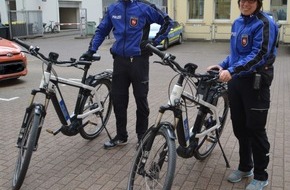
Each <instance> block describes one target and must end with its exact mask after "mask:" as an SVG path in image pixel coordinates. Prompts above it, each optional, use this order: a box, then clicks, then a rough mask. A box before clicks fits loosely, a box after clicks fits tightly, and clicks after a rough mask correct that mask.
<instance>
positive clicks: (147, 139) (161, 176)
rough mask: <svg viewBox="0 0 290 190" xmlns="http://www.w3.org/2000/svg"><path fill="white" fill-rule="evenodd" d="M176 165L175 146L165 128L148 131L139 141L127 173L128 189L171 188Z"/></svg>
mask: <svg viewBox="0 0 290 190" xmlns="http://www.w3.org/2000/svg"><path fill="white" fill-rule="evenodd" d="M175 166H176V147H175V141H174V139H172V138H170V136H169V134H168V132H167V129H166V128H165V127H164V126H162V127H161V128H160V129H159V131H158V132H157V133H155V132H153V131H150V132H149V133H147V134H146V135H145V136H144V138H143V140H142V141H141V143H140V145H139V147H138V149H137V152H136V155H135V157H134V160H133V165H132V167H131V171H130V174H129V181H128V188H127V189H129V190H132V189H134V190H136V189H138V190H140V189H146V190H147V189H163V190H165V189H171V186H172V182H173V178H174V172H175Z"/></svg>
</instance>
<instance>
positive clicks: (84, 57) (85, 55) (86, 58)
mask: <svg viewBox="0 0 290 190" xmlns="http://www.w3.org/2000/svg"><path fill="white" fill-rule="evenodd" d="M95 53H96V52H94V51H92V50H88V51H86V52H85V53H83V54H82V56H81V57H80V60H84V61H92V60H93V55H94V54H95Z"/></svg>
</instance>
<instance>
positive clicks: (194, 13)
mask: <svg viewBox="0 0 290 190" xmlns="http://www.w3.org/2000/svg"><path fill="white" fill-rule="evenodd" d="M188 14H189V15H188V18H189V19H203V16H204V0H188Z"/></svg>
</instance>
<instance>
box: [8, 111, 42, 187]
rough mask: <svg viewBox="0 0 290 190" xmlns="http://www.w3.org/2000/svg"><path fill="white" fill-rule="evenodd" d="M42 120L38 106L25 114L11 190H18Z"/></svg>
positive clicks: (34, 146)
mask: <svg viewBox="0 0 290 190" xmlns="http://www.w3.org/2000/svg"><path fill="white" fill-rule="evenodd" d="M41 120H42V110H41V109H40V108H39V107H38V106H33V107H32V109H30V111H28V112H26V114H25V116H24V122H23V125H22V127H21V131H20V133H21V134H22V135H21V136H22V137H21V140H20V141H19V142H18V143H17V145H18V148H19V152H18V157H17V161H16V167H15V171H14V174H13V179H12V189H13V190H18V189H20V187H21V185H22V183H23V181H24V178H25V175H26V172H27V170H28V166H29V163H30V159H31V156H32V152H33V150H34V149H35V148H36V144H37V143H36V141H37V140H36V139H37V135H38V129H39V125H40V124H41V122H42V121H41Z"/></svg>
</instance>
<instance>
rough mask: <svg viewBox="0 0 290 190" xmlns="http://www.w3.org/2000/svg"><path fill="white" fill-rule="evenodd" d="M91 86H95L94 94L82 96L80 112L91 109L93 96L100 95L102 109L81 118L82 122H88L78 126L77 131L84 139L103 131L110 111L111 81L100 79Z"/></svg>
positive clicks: (94, 136) (92, 137)
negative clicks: (80, 126)
mask: <svg viewBox="0 0 290 190" xmlns="http://www.w3.org/2000/svg"><path fill="white" fill-rule="evenodd" d="M93 86H94V87H95V88H97V90H96V94H89V95H87V96H85V97H84V98H83V100H82V103H81V107H80V108H81V112H80V113H81V114H82V113H85V112H88V111H90V110H91V107H92V106H94V104H95V103H94V97H95V96H99V97H100V101H101V104H102V105H103V108H104V109H103V110H102V111H100V112H97V113H95V114H92V115H90V116H88V117H86V118H85V119H83V121H82V123H85V122H87V121H90V122H89V123H88V124H87V125H86V126H84V127H82V128H80V129H79V132H80V135H81V136H82V137H83V138H84V139H88V140H91V139H94V138H96V137H97V136H98V135H99V134H100V133H101V132H102V131H103V129H104V127H105V126H106V124H107V123H108V120H109V118H110V115H111V112H112V100H111V96H110V92H111V81H110V80H108V79H101V80H98V81H97V82H96V83H94V84H93ZM102 117H103V122H102Z"/></svg>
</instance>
